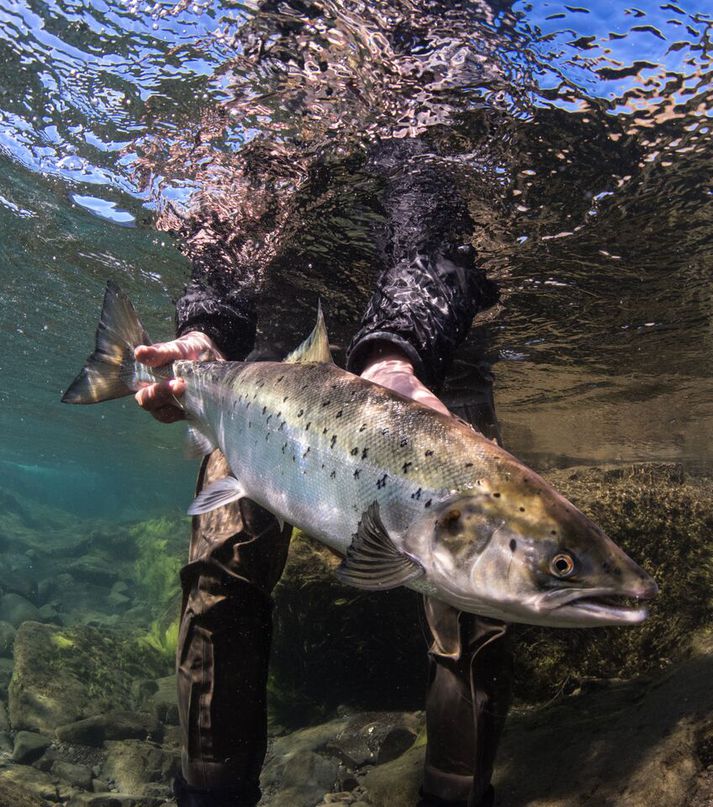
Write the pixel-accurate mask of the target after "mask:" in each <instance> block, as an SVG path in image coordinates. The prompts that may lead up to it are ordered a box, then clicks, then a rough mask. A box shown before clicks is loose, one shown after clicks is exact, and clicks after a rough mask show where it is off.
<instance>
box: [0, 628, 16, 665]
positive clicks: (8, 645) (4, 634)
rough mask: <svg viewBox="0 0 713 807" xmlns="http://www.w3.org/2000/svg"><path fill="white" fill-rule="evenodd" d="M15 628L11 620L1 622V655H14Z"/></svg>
mask: <svg viewBox="0 0 713 807" xmlns="http://www.w3.org/2000/svg"><path fill="white" fill-rule="evenodd" d="M14 644H15V628H14V626H13V625H11V624H10V623H9V622H0V656H8V657H10V656H12V647H13V645H14Z"/></svg>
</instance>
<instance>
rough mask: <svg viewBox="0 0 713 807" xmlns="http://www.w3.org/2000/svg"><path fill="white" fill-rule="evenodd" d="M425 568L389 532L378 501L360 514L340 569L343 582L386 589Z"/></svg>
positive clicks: (373, 588) (366, 587)
mask: <svg viewBox="0 0 713 807" xmlns="http://www.w3.org/2000/svg"><path fill="white" fill-rule="evenodd" d="M424 574H425V570H424V568H423V566H422V565H421V564H420V563H419V561H418V560H416V558H414V557H412V556H411V555H409V554H407V553H405V552H402V551H401V550H400V549H399V548H398V547H397V546H396V545H395V544H394V542H393V541H392V540H391V538H390V536H389V534H388V533H387V532H386V528H385V527H384V524H383V522H382V521H381V516H380V515H379V505H378V502H374V503H373V504H372V505H370V506H369V508H368V509H367V510H366V511H365V512H364V515H363V516H362V517H361V521H360V522H359V526H358V528H357V532H356V535H355V536H354V537H353V539H352V543H351V545H350V547H349V549H348V550H347V554H346V557H345V558H344V560H343V561H342V563H341V565H340V566H339V568H338V569H337V577H338V578H339V580H340V581H341V582H342V583H346V584H348V585H350V586H356V588H361V589H365V590H366V591H384V590H387V589H390V588H396V587H397V586H403V585H405V584H406V583H409V582H410V581H411V580H415V579H416V578H417V577H423V575H424Z"/></svg>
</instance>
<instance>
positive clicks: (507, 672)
mask: <svg viewBox="0 0 713 807" xmlns="http://www.w3.org/2000/svg"><path fill="white" fill-rule="evenodd" d="M456 613H457V612H455V611H454V614H456ZM456 620H457V621H458V623H459V632H458V635H459V639H460V647H459V648H457V649H454V655H453V656H446V655H441V652H442V648H432V650H431V653H430V670H429V672H430V675H429V689H428V695H427V698H426V728H427V734H428V745H427V748H426V763H425V768H424V776H423V799H422V805H423V807H426V806H427V805H428V807H430V806H431V805H434V807H435V805H439V804H442V803H445V804H448V803H456V804H458V803H461V804H463V805H465V804H466V803H467V804H468V805H469V807H480V805H483V807H485V805H487V804H488V803H489V799H491V798H492V795H491V794H492V788H491V786H490V779H491V776H492V772H493V762H494V759H495V752H496V750H497V746H498V742H499V739H500V733H501V731H502V727H503V723H504V721H505V716H506V714H507V710H508V706H509V702H510V679H511V656H510V652H509V647H508V642H507V639H506V638H505V633H506V626H505V625H503V624H502V623H499V622H495V621H492V620H486V619H484V618H481V617H476V616H474V615H472V614H462V613H461V614H459V615H457V616H456ZM434 650H435V651H436V652H434ZM455 653H457V654H458V655H457V656H456V655H455Z"/></svg>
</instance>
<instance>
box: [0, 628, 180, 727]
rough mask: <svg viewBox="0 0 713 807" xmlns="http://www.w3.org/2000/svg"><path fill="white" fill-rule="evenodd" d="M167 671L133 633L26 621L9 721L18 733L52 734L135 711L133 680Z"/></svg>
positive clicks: (18, 640) (19, 636) (17, 641)
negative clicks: (93, 718)
mask: <svg viewBox="0 0 713 807" xmlns="http://www.w3.org/2000/svg"><path fill="white" fill-rule="evenodd" d="M0 661H1V660H0ZM165 671H166V661H165V660H164V659H163V658H162V657H161V656H160V654H159V653H158V652H157V651H155V650H153V649H152V648H150V647H148V646H145V645H143V644H141V643H140V642H139V641H138V640H137V639H135V638H134V637H133V636H131V635H129V634H124V633H121V632H118V631H109V630H101V631H100V630H97V629H95V628H91V627H88V626H85V625H74V626H72V627H71V628H60V627H57V626H53V625H43V624H40V623H38V622H25V623H23V625H21V627H20V629H19V630H18V632H17V636H16V637H15V669H14V673H13V677H12V682H11V685H10V690H9V707H10V720H11V723H12V725H13V727H14V728H15V729H30V730H36V731H44V732H49V733H51V732H54V730H55V729H56V728H57V727H58V726H63V725H66V724H69V723H75V722H76V721H78V720H82V719H84V718H87V717H91V716H94V715H99V714H105V713H107V712H111V711H114V710H117V709H119V710H120V709H126V708H127V707H129V708H131V707H132V706H133V703H132V699H131V690H132V682H133V680H134V679H135V678H139V677H146V676H147V675H154V676H155V677H160V676H161V675H163V674H165Z"/></svg>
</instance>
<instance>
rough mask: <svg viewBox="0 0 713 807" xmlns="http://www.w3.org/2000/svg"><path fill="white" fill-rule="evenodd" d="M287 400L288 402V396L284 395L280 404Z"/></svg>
mask: <svg viewBox="0 0 713 807" xmlns="http://www.w3.org/2000/svg"><path fill="white" fill-rule="evenodd" d="M289 400H290V396H289V395H285V397H284V398H283V399H282V403H285V401H289Z"/></svg>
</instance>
